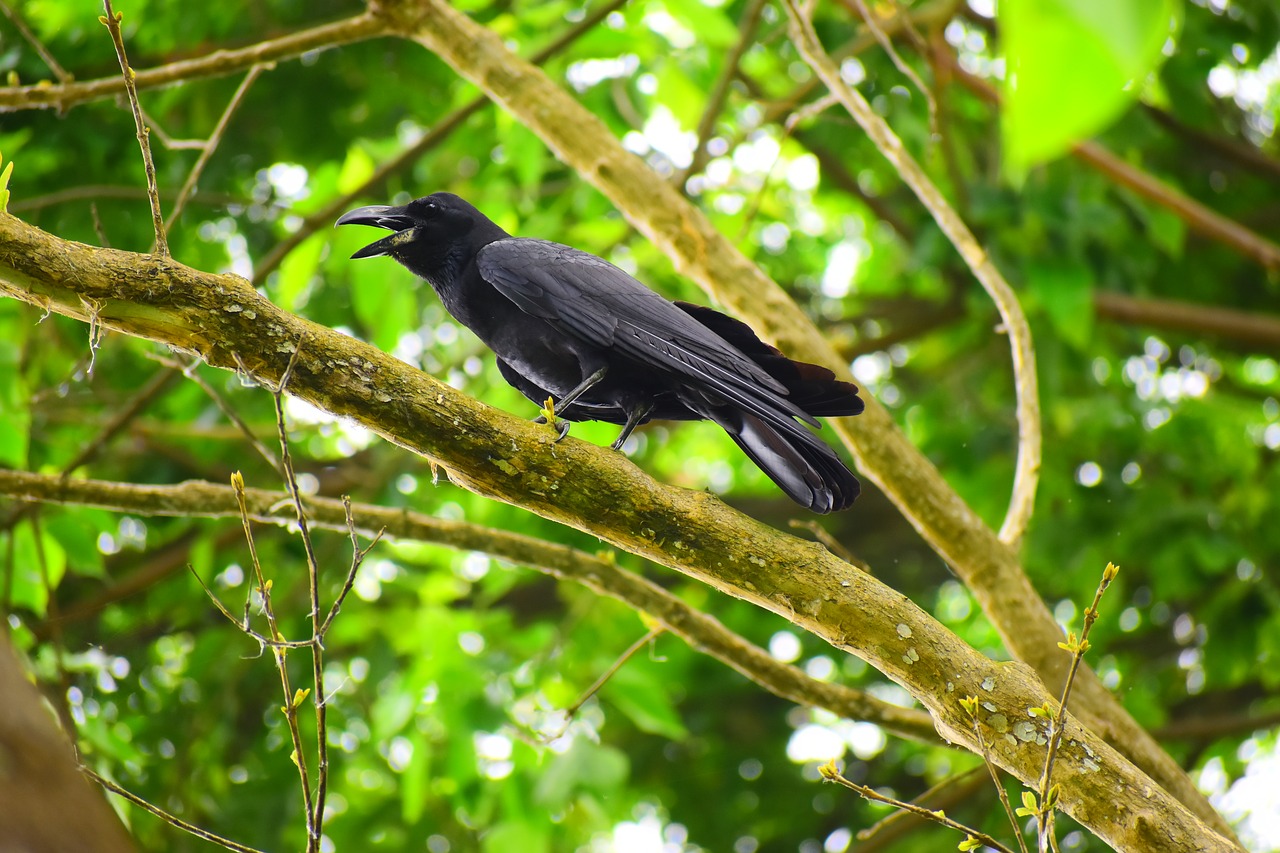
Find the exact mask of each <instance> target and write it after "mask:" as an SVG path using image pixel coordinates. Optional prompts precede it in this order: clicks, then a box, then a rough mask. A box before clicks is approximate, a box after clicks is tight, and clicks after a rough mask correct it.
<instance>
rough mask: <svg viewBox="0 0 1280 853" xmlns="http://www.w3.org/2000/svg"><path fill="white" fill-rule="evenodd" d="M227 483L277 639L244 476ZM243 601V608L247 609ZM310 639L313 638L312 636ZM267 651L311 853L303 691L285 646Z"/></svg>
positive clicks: (315, 832) (315, 845)
mask: <svg viewBox="0 0 1280 853" xmlns="http://www.w3.org/2000/svg"><path fill="white" fill-rule="evenodd" d="M231 487H232V489H234V490H235V493H236V503H237V504H238V505H239V507H240V522H241V524H243V525H244V535H245V540H246V541H247V542H248V543H249V559H250V561H251V563H252V564H253V573H254V576H255V577H256V578H257V580H258V595H259V596H260V597H261V599H262V612H263V614H264V615H265V616H266V618H267V626H268V627H269V628H270V629H271V639H273V640H276V641H280V640H283V639H284V638H283V636H281V634H280V629H279V627H278V626H277V624H276V614H275V611H274V610H273V609H272V607H271V584H269V583H268V582H267V581H266V579H265V578H264V577H263V574H262V564H261V563H260V562H259V560H258V549H257V546H256V545H254V542H253V527H252V525H251V524H250V523H249V508H248V505H247V502H246V499H245V487H244V477H242V476H241V475H240V472H239V471H237V472H236V473H234V474H232V475H231ZM248 606H249V605H248V603H247V602H246V604H245V608H246V610H247V609H248ZM245 624H246V625H247V624H248V614H247V613H246V614H245ZM313 639H314V638H313ZM271 654H272V657H273V658H274V660H275V663H276V669H277V670H278V671H279V673H280V687H281V689H282V690H283V691H284V705H283V706H282V707H281V711H283V712H284V718H285V721H286V722H287V724H288V727H289V737H290V738H291V739H292V741H293V755H292V756H291V758H292V760H293V765H294V766H295V767H297V768H298V777H299V780H300V782H301V784H302V801H303V810H304V814H305V817H306V824H307V853H314V851H315V850H317V849H319V840H320V830H319V828H318V827H317V826H315V825H314V820H315V810H314V808H313V807H312V797H311V780H310V774H308V772H307V759H306V756H305V755H304V754H303V752H302V733H301V731H299V729H298V704H299V703H300V702H301V701H302V700H303V699H304V698H305V695H304V694H300V693H295V692H294V690H293V687H292V685H291V684H290V683H289V667H288V666H287V665H286V660H285V659H286V655H287V649H286V648H285V647H283V646H282V645H279V644H278V642H277V643H274V644H272V646H271Z"/></svg>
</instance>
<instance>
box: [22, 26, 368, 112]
mask: <svg viewBox="0 0 1280 853" xmlns="http://www.w3.org/2000/svg"><path fill="white" fill-rule="evenodd" d="M389 28H390V23H389V21H388V20H387V18H385V17H383V16H380V15H377V14H374V13H373V12H363V13H361V14H359V15H356V16H353V17H350V18H344V19H342V20H340V21H334V22H332V23H329V24H321V25H320V26H318V27H311V28H309V29H305V30H299V31H297V32H293V33H288V34H286V35H283V36H280V37H279V38H273V39H267V40H266V41H261V42H257V43H256V44H251V45H248V46H247V47H241V48H235V49H233V50H225V49H216V50H213V51H210V52H209V53H207V54H205V55H203V56H197V57H194V58H192V59H183V60H179V61H177V62H172V63H169V64H168V65H160V66H157V67H155V68H145V69H143V70H141V71H137V72H136V76H135V78H134V85H135V86H136V87H137V88H138V89H155V88H159V87H161V86H172V85H174V84H175V83H189V82H191V81H192V80H202V79H206V78H209V77H221V76H225V75H227V74H234V73H236V72H237V71H242V70H244V69H246V68H249V67H250V66H253V65H265V64H270V63H272V62H278V61H282V60H287V59H293V58H295V57H298V56H302V55H303V54H306V53H311V52H313V51H321V50H330V49H332V48H336V47H340V46H342V45H344V44H351V43H353V42H358V41H366V40H368V39H372V38H377V37H379V36H383V35H386V34H387V32H388V30H389ZM123 89H124V82H123V81H122V80H121V79H120V75H119V74H117V75H115V76H113V77H104V78H101V79H98V80H86V81H84V82H71V83H59V84H54V85H52V86H50V85H47V84H36V85H33V86H17V87H9V86H6V87H0V113H3V112H12V111H13V110H20V109H49V108H57V109H59V110H64V111H65V110H69V109H71V108H72V107H74V106H76V105H77V104H83V103H87V102H89V101H96V100H100V99H102V98H110V97H114V96H116V95H119V94H120V93H121V91H122V90H123Z"/></svg>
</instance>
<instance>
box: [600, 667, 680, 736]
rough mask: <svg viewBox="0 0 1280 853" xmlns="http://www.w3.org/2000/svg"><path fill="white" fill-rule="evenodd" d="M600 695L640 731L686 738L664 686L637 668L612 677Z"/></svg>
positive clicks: (628, 669) (628, 668) (625, 670)
mask: <svg viewBox="0 0 1280 853" xmlns="http://www.w3.org/2000/svg"><path fill="white" fill-rule="evenodd" d="M601 693H602V695H603V696H604V698H605V699H606V700H608V701H609V702H610V703H611V704H612V705H614V706H615V707H616V708H617V709H618V710H619V711H621V712H622V713H624V714H626V715H627V718H628V719H630V720H631V722H633V723H635V725H636V728H638V729H640V730H641V731H645V732H649V733H650V734H655V735H661V736H663V737H666V738H671V739H672V740H681V739H683V738H684V737H685V736H686V735H688V731H687V730H686V729H685V727H684V722H683V721H681V719H680V715H679V714H678V713H677V712H676V709H675V706H673V705H672V704H671V697H670V695H669V694H668V692H667V689H666V685H665V684H664V683H663V682H662V681H660V680H659V679H657V678H655V677H653V676H652V675H651V674H650V673H648V672H644V671H642V670H641V669H640V667H636V666H632V667H626V666H624V667H623V668H622V669H620V670H618V671H617V672H616V673H614V674H613V677H612V678H610V679H609V683H608V684H606V685H605V686H604V689H603V690H602V691H601Z"/></svg>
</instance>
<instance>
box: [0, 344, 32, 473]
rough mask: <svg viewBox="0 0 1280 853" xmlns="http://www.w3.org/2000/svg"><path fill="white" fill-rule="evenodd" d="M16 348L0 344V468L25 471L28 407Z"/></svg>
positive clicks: (29, 414) (29, 427)
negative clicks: (5, 467)
mask: <svg viewBox="0 0 1280 853" xmlns="http://www.w3.org/2000/svg"><path fill="white" fill-rule="evenodd" d="M20 357H21V353H20V351H19V348H18V344H17V343H15V342H14V341H10V340H0V465H4V466H7V467H11V468H26V467H27V449H28V443H29V440H30V436H31V406H30V394H29V393H28V391H27V382H26V380H25V378H24V377H23V375H22V371H20V370H19V369H18V361H19V359H20Z"/></svg>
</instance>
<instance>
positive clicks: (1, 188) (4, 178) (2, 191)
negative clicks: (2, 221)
mask: <svg viewBox="0 0 1280 853" xmlns="http://www.w3.org/2000/svg"><path fill="white" fill-rule="evenodd" d="M3 162H4V156H3V155H0V163H3ZM12 174H13V161H12V160H10V161H9V163H8V164H7V165H6V166H5V167H4V169H0V213H3V212H5V211H7V210H8V209H9V176H10V175H12Z"/></svg>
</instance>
